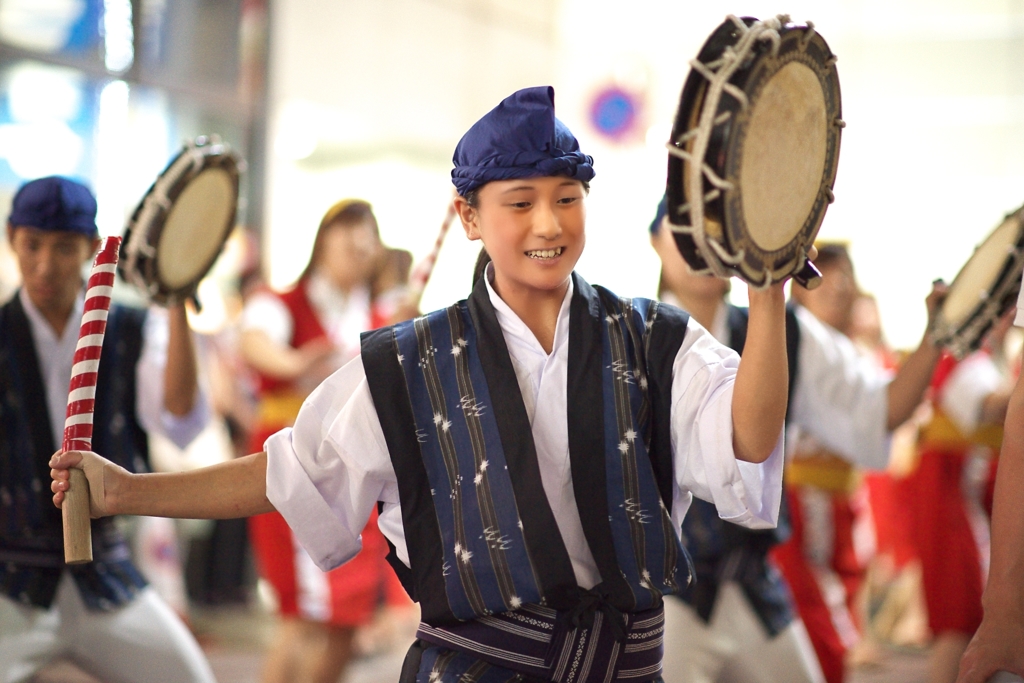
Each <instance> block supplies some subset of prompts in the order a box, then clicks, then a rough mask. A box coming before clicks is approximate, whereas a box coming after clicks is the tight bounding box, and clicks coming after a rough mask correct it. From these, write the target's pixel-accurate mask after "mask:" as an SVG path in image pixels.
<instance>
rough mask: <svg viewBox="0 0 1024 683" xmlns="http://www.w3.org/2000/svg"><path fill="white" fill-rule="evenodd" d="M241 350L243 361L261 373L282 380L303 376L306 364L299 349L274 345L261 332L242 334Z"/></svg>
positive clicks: (252, 331) (251, 331) (254, 331)
mask: <svg viewBox="0 0 1024 683" xmlns="http://www.w3.org/2000/svg"><path fill="white" fill-rule="evenodd" d="M240 342H241V343H240V344H239V349H240V350H241V352H242V359H243V360H245V362H246V363H248V364H249V365H250V366H251V367H252V368H254V369H255V370H257V371H259V372H260V373H262V374H264V375H267V376H268V377H273V378H275V379H280V380H290V379H295V378H296V377H298V376H299V375H300V374H302V372H303V370H304V368H305V363H304V362H303V358H302V354H301V353H300V352H299V351H298V349H293V348H291V347H284V346H280V345H279V344H276V343H274V341H273V340H272V339H270V337H268V336H267V335H266V333H264V332H262V331H261V330H246V331H245V332H243V333H242V337H241V340H240Z"/></svg>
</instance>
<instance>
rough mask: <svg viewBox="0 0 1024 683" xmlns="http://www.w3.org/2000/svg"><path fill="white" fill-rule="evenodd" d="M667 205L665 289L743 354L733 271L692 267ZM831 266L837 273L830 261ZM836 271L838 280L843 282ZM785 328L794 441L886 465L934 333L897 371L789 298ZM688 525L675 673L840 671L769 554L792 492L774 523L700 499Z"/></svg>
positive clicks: (671, 658)
mask: <svg viewBox="0 0 1024 683" xmlns="http://www.w3.org/2000/svg"><path fill="white" fill-rule="evenodd" d="M664 215H665V208H664V200H663V202H662V204H661V206H659V209H658V213H657V216H656V217H655V220H654V222H652V224H651V243H652V245H653V246H654V249H655V251H657V253H658V255H659V257H660V258H661V262H662V271H661V284H660V287H659V290H660V291H659V297H660V298H662V299H663V300H666V301H672V302H674V303H677V304H678V305H680V306H683V307H684V308H686V310H688V311H690V313H691V314H692V315H693V316H694V317H695V318H697V320H698V321H699V322H700V323H701V324H703V325H706V326H707V329H709V330H710V331H711V332H712V334H714V335H715V336H716V337H717V338H718V339H720V340H722V341H723V342H724V343H727V344H729V345H730V346H731V347H732V348H734V349H736V350H737V351H739V352H741V353H743V354H744V358H746V356H745V354H746V349H745V347H744V335H745V334H746V330H747V324H748V323H747V312H746V311H745V310H744V309H741V308H738V307H736V306H732V305H729V304H728V303H727V302H726V301H725V295H726V293H727V292H728V290H729V284H728V282H727V281H725V280H721V279H719V278H715V277H710V276H703V275H695V274H693V273H692V272H691V271H690V269H689V266H687V265H686V262H685V261H684V260H683V258H682V256H681V255H680V253H679V251H678V250H677V249H676V247H675V240H674V239H673V237H672V234H671V231H670V230H669V229H667V228H666V227H665V226H664V225H663V218H664ZM822 261H824V259H822ZM822 272H823V273H824V274H825V277H826V278H829V277H830V274H829V271H826V268H825V267H824V266H822ZM834 275H835V276H836V277H838V273H834ZM828 282H829V283H830V284H829V285H828V287H829V289H831V288H832V287H833V286H834V285H835V284H836V283H835V282H834V281H831V280H829V281H828ZM825 287H826V285H825V284H823V285H822V289H824V288H825ZM819 291H821V290H815V293H817V292H819ZM942 292H943V286H941V285H936V286H935V287H934V289H933V292H932V294H931V295H929V298H928V300H927V302H926V303H927V306H928V309H929V311H930V312H931V311H934V310H935V306H936V305H937V303H938V300H939V297H940V296H941V294H942ZM826 294H827V292H826ZM786 328H787V329H786V331H787V347H788V348H787V351H788V355H789V362H790V365H789V372H790V386H789V390H790V402H789V410H788V414H787V417H786V423H787V427H788V429H787V441H788V444H789V446H790V447H791V446H792V445H794V444H796V443H797V441H798V439H807V438H814V439H817V440H818V441H820V442H821V443H823V444H825V445H827V447H828V448H829V449H830V450H832V451H834V452H835V453H837V454H841V456H842V458H843V459H844V460H846V461H849V462H853V463H857V464H859V465H861V466H865V467H874V468H882V467H884V466H885V464H886V462H887V461H888V455H889V444H888V435H889V431H890V430H892V429H893V428H895V427H896V426H898V425H899V424H901V423H902V422H903V421H904V420H906V419H907V417H909V415H910V414H911V412H912V411H913V410H914V408H915V407H916V406H917V405H918V402H919V401H920V398H921V396H922V394H923V392H924V390H925V389H926V388H927V386H928V382H929V380H930V378H931V372H932V369H933V368H934V366H935V363H936V362H937V361H938V358H939V351H938V350H937V349H936V348H935V346H934V345H932V344H931V343H930V341H929V340H928V339H927V338H925V339H924V340H923V341H922V343H921V345H920V346H919V347H918V349H917V350H916V351H915V352H914V353H913V354H912V355H911V356H910V358H909V359H908V360H907V362H906V363H905V364H904V368H903V370H902V371H901V372H900V373H899V375H898V376H897V377H896V378H891V377H889V376H888V375H887V374H886V373H884V372H882V371H880V370H879V369H877V368H876V367H875V366H873V365H871V364H867V363H864V362H863V361H862V359H861V358H860V356H859V355H858V353H857V351H856V349H855V348H854V347H853V345H852V343H850V341H849V340H848V339H847V338H846V337H845V336H844V335H842V334H841V333H840V332H838V331H837V330H835V329H833V328H831V327H829V326H828V325H826V324H822V322H820V321H819V320H818V319H817V318H815V316H814V315H813V314H812V313H811V312H810V311H809V310H808V309H807V308H805V307H803V306H793V307H791V308H789V309H788V311H787V316H786ZM748 343H749V342H748ZM788 450H791V448H789V449H788ZM682 530H683V537H684V544H685V545H686V546H687V548H688V550H689V551H690V553H691V554H692V556H693V558H694V564H695V566H696V574H697V581H696V584H695V585H694V587H693V589H692V590H691V591H689V592H687V593H684V594H683V596H682V597H683V600H684V601H685V602H683V601H678V600H671V601H667V602H666V605H667V607H666V630H665V634H666V639H667V640H666V646H667V647H666V652H667V653H668V655H667V656H666V674H665V680H666V681H667V683H698V682H699V683H705V682H706V683H711V682H712V681H715V680H718V679H719V676H725V678H726V679H728V680H731V681H742V682H749V683H759V682H762V681H763V682H765V683H767V682H769V681H793V682H797V681H808V682H810V681H822V680H828V681H829V683H831V682H832V681H834V680H842V676H843V661H842V654H841V653H840V655H839V656H838V661H833V660H829V665H828V666H825V665H824V664H819V661H818V657H817V656H816V654H815V649H813V648H812V647H811V646H812V641H811V640H809V639H808V633H807V629H806V628H805V625H804V623H802V621H801V618H800V616H801V614H800V613H798V609H797V607H798V601H794V599H793V595H792V594H791V592H790V588H789V586H787V584H786V581H785V580H784V578H783V576H782V575H781V574H780V572H779V570H778V569H777V568H776V567H775V566H774V565H773V563H772V561H771V560H770V558H769V551H770V550H771V549H772V548H773V547H775V546H776V545H777V544H779V543H782V542H784V541H786V540H787V539H788V538H789V535H790V533H791V529H790V528H789V524H788V515H787V513H786V509H785V503H784V508H783V513H782V515H781V519H780V524H779V526H778V527H777V528H776V529H772V530H769V531H751V530H748V529H742V528H740V527H737V526H735V525H733V524H729V523H727V522H726V521H723V518H720V516H719V515H718V513H717V512H716V510H715V508H714V505H713V504H711V503H707V502H704V501H699V500H698V501H694V504H693V506H692V508H691V509H690V512H689V513H688V514H687V516H686V519H685V520H684V521H683V529H682ZM809 535H810V534H809V533H808V536H809ZM825 619H826V620H827V619H828V614H826V615H825ZM808 627H809V624H808ZM824 627H825V628H827V627H828V625H824ZM833 659H835V658H833ZM823 670H824V671H823Z"/></svg>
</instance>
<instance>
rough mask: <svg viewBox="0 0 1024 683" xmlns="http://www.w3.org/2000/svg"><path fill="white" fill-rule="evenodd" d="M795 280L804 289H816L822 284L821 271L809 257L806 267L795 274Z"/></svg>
mask: <svg viewBox="0 0 1024 683" xmlns="http://www.w3.org/2000/svg"><path fill="white" fill-rule="evenodd" d="M793 280H794V281H795V282H796V283H797V284H799V285H800V286H801V287H803V288H804V289H815V288H817V287H818V285H820V284H821V271H820V270H818V267H817V266H815V265H814V264H813V263H811V261H810V259H808V260H806V261H804V267H803V268H801V269H800V270H798V271H797V272H796V273H794V274H793Z"/></svg>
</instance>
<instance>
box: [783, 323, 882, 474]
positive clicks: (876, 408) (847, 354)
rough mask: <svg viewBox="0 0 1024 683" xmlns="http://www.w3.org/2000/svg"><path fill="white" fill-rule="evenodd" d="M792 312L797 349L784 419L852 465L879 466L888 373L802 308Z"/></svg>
mask: <svg viewBox="0 0 1024 683" xmlns="http://www.w3.org/2000/svg"><path fill="white" fill-rule="evenodd" d="M796 315H797V322H798V323H799V325H800V349H799V353H798V354H797V373H796V386H794V387H793V401H792V405H790V407H789V421H790V424H793V425H797V426H799V427H800V429H802V430H804V431H806V432H807V433H809V434H810V435H811V436H813V437H814V438H815V439H817V440H818V441H819V442H820V443H821V444H822V445H824V446H825V447H826V448H828V450H830V451H832V452H833V453H836V454H838V455H841V456H843V457H844V458H845V459H846V460H848V461H849V462H851V463H853V464H854V465H860V466H861V467H868V468H871V469H884V468H885V466H886V465H887V464H888V462H889V451H890V432H889V430H888V428H887V427H886V424H887V422H888V410H889V394H888V387H889V382H890V381H891V379H892V377H891V375H890V373H889V372H888V371H886V370H883V369H881V368H879V367H878V365H877V364H876V363H875V362H874V361H872V360H870V359H868V358H865V357H864V356H863V355H861V354H860V353H858V352H857V349H856V348H854V346H853V344H852V343H851V342H850V340H849V339H847V338H846V337H845V336H843V335H842V334H840V333H839V332H836V331H835V330H833V329H832V328H831V327H827V326H825V325H824V324H822V323H821V322H819V321H818V319H817V318H815V317H814V316H813V315H812V314H811V313H810V312H809V311H807V310H806V309H804V308H797V311H796Z"/></svg>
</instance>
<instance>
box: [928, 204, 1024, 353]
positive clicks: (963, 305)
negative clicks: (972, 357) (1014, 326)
mask: <svg viewBox="0 0 1024 683" xmlns="http://www.w3.org/2000/svg"><path fill="white" fill-rule="evenodd" d="M1022 270H1024V207H1022V208H1020V209H1017V210H1016V211H1014V212H1013V213H1011V214H1008V215H1007V216H1006V218H1004V219H1003V222H1002V223H1000V224H999V225H998V226H997V227H996V229H995V230H993V231H992V232H991V233H989V235H988V237H986V238H985V240H984V241H983V242H982V243H981V244H979V245H978V246H977V247H975V249H974V253H973V254H972V255H971V257H970V258H969V259H967V262H966V263H965V264H964V265H963V267H962V268H961V269H960V272H959V273H957V275H956V278H955V279H954V280H953V283H952V284H951V285H950V286H949V291H948V292H947V293H946V298H945V299H943V301H942V305H941V306H940V307H939V310H938V313H937V314H936V316H935V323H934V325H933V327H932V330H931V335H932V339H933V340H934V341H935V343H936V344H938V345H939V346H942V347H943V348H946V349H949V351H950V353H952V354H953V355H954V356H956V357H957V358H963V357H964V356H966V355H967V354H968V353H970V352H971V351H974V350H975V349H977V348H978V347H979V346H981V343H982V342H983V341H984V340H985V335H986V333H988V331H989V330H990V329H991V328H992V326H993V325H994V324H995V322H996V321H997V320H998V319H999V317H1000V316H1002V315H1004V314H1005V313H1006V312H1007V311H1009V310H1010V309H1011V308H1013V305H1014V303H1015V302H1016V301H1017V295H1018V293H1019V292H1020V278H1021V272H1022Z"/></svg>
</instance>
